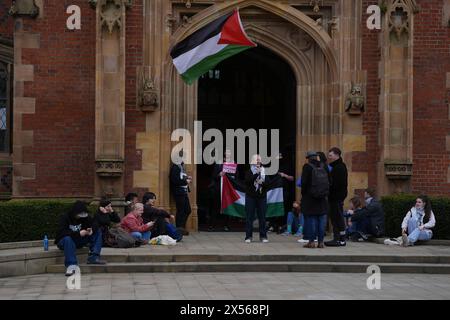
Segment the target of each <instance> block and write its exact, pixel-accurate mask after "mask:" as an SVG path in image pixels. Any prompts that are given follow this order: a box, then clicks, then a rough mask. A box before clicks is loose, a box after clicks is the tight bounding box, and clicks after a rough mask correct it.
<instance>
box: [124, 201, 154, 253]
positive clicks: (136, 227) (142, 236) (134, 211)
mask: <svg viewBox="0 0 450 320" xmlns="http://www.w3.org/2000/svg"><path fill="white" fill-rule="evenodd" d="M130 209H131V212H130V213H129V214H127V215H126V216H125V217H123V219H122V222H121V223H120V226H121V227H122V228H123V229H124V230H125V231H127V232H128V233H129V234H131V236H132V237H133V238H135V239H136V240H139V241H141V242H142V244H147V243H148V242H149V240H150V237H151V232H150V229H152V227H153V225H154V224H155V223H154V222H153V221H150V222H147V223H144V220H143V219H142V214H143V213H144V205H143V204H142V203H136V204H134V205H132V206H131V208H130Z"/></svg>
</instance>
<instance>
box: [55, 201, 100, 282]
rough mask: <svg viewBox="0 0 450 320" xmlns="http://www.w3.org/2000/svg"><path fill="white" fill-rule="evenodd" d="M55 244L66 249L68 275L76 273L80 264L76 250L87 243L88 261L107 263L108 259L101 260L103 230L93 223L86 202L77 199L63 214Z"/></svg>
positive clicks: (65, 261)
mask: <svg viewBox="0 0 450 320" xmlns="http://www.w3.org/2000/svg"><path fill="white" fill-rule="evenodd" d="M55 244H56V245H57V246H58V248H59V249H60V250H63V251H64V265H65V266H66V268H67V269H66V276H71V275H72V274H73V273H75V269H76V266H78V260H77V256H76V250H77V249H79V248H82V247H84V246H87V245H89V256H88V260H87V263H88V264H106V261H103V260H100V252H101V250H102V232H101V231H100V230H99V229H98V227H96V226H94V225H93V220H92V218H91V217H90V216H89V213H88V210H87V207H86V204H85V203H84V202H82V201H76V202H75V204H74V205H73V207H72V208H71V210H70V211H69V212H67V213H66V214H64V215H62V216H61V219H60V222H59V231H58V233H57V235H56V238H55Z"/></svg>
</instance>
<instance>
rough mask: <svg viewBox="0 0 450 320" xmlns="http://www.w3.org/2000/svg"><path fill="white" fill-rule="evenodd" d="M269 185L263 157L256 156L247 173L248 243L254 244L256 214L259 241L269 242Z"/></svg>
mask: <svg viewBox="0 0 450 320" xmlns="http://www.w3.org/2000/svg"><path fill="white" fill-rule="evenodd" d="M267 185H268V177H267V176H266V175H265V170H264V167H263V166H262V163H261V156H259V155H254V156H253V158H252V162H251V164H250V170H248V171H247V172H246V173H245V212H246V215H247V217H246V223H245V242H246V243H250V242H252V238H253V221H254V220H255V212H256V213H257V215H258V222H259V240H260V241H261V242H263V243H267V242H269V240H268V239H267V231H266V211H267Z"/></svg>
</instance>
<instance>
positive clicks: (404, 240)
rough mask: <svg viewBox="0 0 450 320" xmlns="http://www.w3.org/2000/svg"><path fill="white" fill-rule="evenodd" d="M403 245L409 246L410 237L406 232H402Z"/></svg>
mask: <svg viewBox="0 0 450 320" xmlns="http://www.w3.org/2000/svg"><path fill="white" fill-rule="evenodd" d="M402 246H403V247H407V246H409V239H408V236H407V235H406V233H404V234H402Z"/></svg>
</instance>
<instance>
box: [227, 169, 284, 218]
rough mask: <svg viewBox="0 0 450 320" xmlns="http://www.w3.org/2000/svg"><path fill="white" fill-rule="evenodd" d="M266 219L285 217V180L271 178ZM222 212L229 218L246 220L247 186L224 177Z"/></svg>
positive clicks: (275, 177)
mask: <svg viewBox="0 0 450 320" xmlns="http://www.w3.org/2000/svg"><path fill="white" fill-rule="evenodd" d="M269 179H270V181H269V185H268V189H269V190H268V191H267V211H266V218H272V217H283V216H284V203H283V178H281V176H280V175H278V174H277V175H276V176H273V177H270V178H269ZM221 189H222V212H223V214H227V215H229V216H233V217H238V218H243V219H245V217H246V213H245V186H244V184H243V183H241V182H240V181H237V180H234V179H228V177H227V176H226V175H225V176H223V177H222V188H221Z"/></svg>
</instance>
